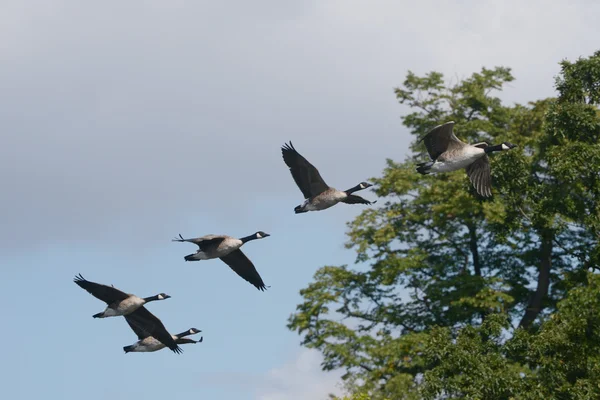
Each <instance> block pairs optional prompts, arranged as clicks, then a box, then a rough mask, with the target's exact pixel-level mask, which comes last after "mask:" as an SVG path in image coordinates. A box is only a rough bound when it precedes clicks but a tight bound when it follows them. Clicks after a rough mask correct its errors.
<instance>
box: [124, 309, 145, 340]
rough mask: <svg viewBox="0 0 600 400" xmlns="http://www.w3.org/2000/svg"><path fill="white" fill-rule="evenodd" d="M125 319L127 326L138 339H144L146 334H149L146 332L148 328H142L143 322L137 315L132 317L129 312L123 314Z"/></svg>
mask: <svg viewBox="0 0 600 400" xmlns="http://www.w3.org/2000/svg"><path fill="white" fill-rule="evenodd" d="M125 321H127V324H128V325H129V327H130V328H131V329H132V330H133V332H135V334H136V335H137V337H138V340H144V339H145V338H147V337H148V336H151V335H150V334H149V333H148V330H147V329H145V328H144V323H143V322H142V321H141V320H140V319H139V317H136V316H135V315H134V316H133V317H132V316H131V314H130V315H125Z"/></svg>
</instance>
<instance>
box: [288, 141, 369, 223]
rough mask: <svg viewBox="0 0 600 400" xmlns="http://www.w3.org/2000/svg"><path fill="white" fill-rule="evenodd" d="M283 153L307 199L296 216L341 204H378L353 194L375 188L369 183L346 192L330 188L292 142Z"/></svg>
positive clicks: (295, 210) (299, 207) (296, 210)
mask: <svg viewBox="0 0 600 400" xmlns="http://www.w3.org/2000/svg"><path fill="white" fill-rule="evenodd" d="M281 153H282V155H283V161H284V162H285V164H286V165H287V166H288V167H289V168H290V172H291V173H292V177H293V178H294V181H295V182H296V185H298V188H300V191H301V192H302V194H303V195H304V199H305V200H304V203H303V204H302V205H299V206H296V207H295V208H294V212H295V213H296V214H300V213H305V212H308V211H320V210H325V209H327V208H329V207H332V206H334V205H336V204H337V203H339V202H343V203H346V204H375V203H376V202H377V200H375V201H372V202H371V201H369V200H365V199H363V198H362V197H360V196H356V195H354V194H352V193H354V192H358V191H359V190H363V189H366V188H368V187H371V186H373V185H371V184H370V183H367V182H361V183H359V184H358V185H356V186H354V187H352V188H350V189H348V190H344V191H340V190H337V189H335V188H332V187H330V186H328V185H327V184H326V183H325V181H324V180H323V178H321V175H320V174H319V170H318V169H317V168H315V166H314V165H312V164H311V163H309V162H308V161H307V160H306V158H304V157H302V156H301V155H300V153H298V152H297V151H296V149H295V148H294V146H293V145H292V142H290V143H289V144H287V143H285V144H284V145H283V146H282V147H281Z"/></svg>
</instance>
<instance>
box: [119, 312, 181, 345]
mask: <svg viewBox="0 0 600 400" xmlns="http://www.w3.org/2000/svg"><path fill="white" fill-rule="evenodd" d="M125 320H126V321H127V323H128V324H129V326H130V327H131V329H133V331H134V332H135V333H136V334H137V335H138V338H139V339H140V340H142V341H143V340H144V338H149V337H152V339H155V340H156V341H158V342H160V343H161V344H162V345H163V347H165V346H166V347H168V348H169V349H171V350H173V352H175V353H178V354H179V353H182V352H183V350H181V348H180V347H179V346H178V345H177V339H178V338H177V337H174V336H173V335H171V334H170V333H169V332H168V331H167V329H166V328H165V326H164V325H163V323H162V322H161V320H160V319H158V318H157V317H156V316H155V315H154V314H152V313H151V312H150V311H148V309H147V308H146V307H144V306H142V307H140V308H138V309H137V310H135V311H134V312H132V313H130V314H127V315H125ZM149 342H151V341H150V340H149ZM136 345H138V343H136V344H134V345H133V346H136ZM161 348H162V347H160V348H157V349H156V350H160V349H161ZM138 351H142V350H138ZM147 351H148V350H147ZM125 352H127V351H125Z"/></svg>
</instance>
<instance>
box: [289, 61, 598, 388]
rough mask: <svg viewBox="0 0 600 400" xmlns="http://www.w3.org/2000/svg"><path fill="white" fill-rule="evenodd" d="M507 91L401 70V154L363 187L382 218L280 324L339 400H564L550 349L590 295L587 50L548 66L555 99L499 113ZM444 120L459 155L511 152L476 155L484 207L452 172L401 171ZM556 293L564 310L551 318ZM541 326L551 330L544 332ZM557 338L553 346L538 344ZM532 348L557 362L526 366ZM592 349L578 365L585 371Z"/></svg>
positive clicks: (352, 232)
mask: <svg viewBox="0 0 600 400" xmlns="http://www.w3.org/2000/svg"><path fill="white" fill-rule="evenodd" d="M512 80H513V76H512V74H511V71H510V69H509V68H503V67H497V68H493V69H486V68H483V69H482V70H481V71H480V72H477V73H474V74H472V75H471V76H470V77H468V78H467V79H464V80H462V81H459V82H456V83H455V84H453V85H449V84H446V83H445V81H444V77H443V75H442V74H440V73H437V72H431V73H429V74H426V75H425V76H422V77H419V76H417V75H415V74H413V73H411V72H409V73H408V75H407V78H406V80H405V81H404V83H403V85H402V87H400V88H397V89H396V90H395V93H396V96H397V98H398V100H399V102H400V103H401V104H404V105H406V106H408V107H409V108H410V110H411V112H410V113H408V114H407V115H404V116H403V117H402V120H403V123H404V125H405V126H407V127H408V128H409V129H410V131H411V133H412V134H413V135H414V136H415V141H414V142H413V143H412V145H411V149H412V151H413V154H412V155H411V156H410V157H408V158H407V159H406V160H404V161H403V162H396V161H393V160H387V166H386V168H385V169H384V171H383V174H382V176H381V177H378V178H374V179H373V182H374V183H375V188H376V189H375V191H376V193H377V195H378V196H379V197H381V198H383V199H385V202H384V204H383V205H382V206H381V207H379V208H370V209H367V210H365V211H364V212H363V213H362V214H361V215H360V216H358V217H357V218H356V219H355V220H354V221H352V222H351V223H349V232H348V236H349V241H348V243H347V247H348V248H352V249H355V251H356V252H357V264H358V267H357V268H350V267H348V266H345V265H344V266H325V267H323V268H321V269H319V270H318V271H317V272H316V274H315V277H314V282H313V283H311V284H310V285H309V286H308V287H307V288H305V289H303V290H302V291H301V295H302V296H303V302H302V304H300V305H298V307H297V310H296V312H295V313H294V314H293V315H292V316H291V317H290V320H289V325H288V326H289V328H290V329H292V330H296V331H298V332H299V333H300V334H302V335H303V342H302V343H303V344H304V345H305V346H307V347H310V348H316V349H319V350H320V351H321V352H322V353H323V355H324V362H323V368H324V369H325V370H331V369H343V370H345V371H346V372H347V373H346V374H345V375H344V379H345V381H346V383H347V386H348V388H349V389H350V391H353V392H356V393H367V394H369V396H370V397H371V398H373V399H384V398H386V397H389V398H394V399H420V398H463V397H455V396H458V394H460V395H461V396H466V397H465V398H485V399H488V398H490V399H491V398H498V399H501V398H508V397H510V396H515V395H516V393H517V392H518V391H520V392H518V393H520V394H519V397H518V398H535V397H522V396H524V394H523V393H538V392H536V391H535V390H537V389H535V385H536V384H541V385H548V382H546V381H545V380H544V379H549V377H550V376H551V375H552V374H555V373H556V374H559V375H560V379H562V381H563V384H562V386H561V387H560V388H559V387H557V386H553V385H550V387H552V388H553V389H552V390H556V391H561V393H564V396H566V397H563V398H575V397H572V393H571V392H569V391H572V390H575V389H573V387H574V386H576V385H577V382H579V378H577V376H579V375H577V374H578V373H581V371H582V370H581V368H583V366H581V368H580V369H578V370H577V371H579V372H573V373H571V372H568V371H563V372H560V371H561V368H563V369H570V368H571V367H573V368H575V366H572V365H569V366H567V367H561V360H562V362H563V363H566V362H567V361H566V360H573V357H572V356H573V354H571V353H569V354H566V353H561V351H562V350H564V349H563V347H561V346H567V343H571V346H576V345H577V344H576V343H573V342H569V340H573V339H575V338H577V336H576V335H572V334H570V333H567V332H566V331H568V329H571V328H573V329H575V325H576V322H577V321H579V322H581V321H580V320H577V319H576V318H575V317H570V316H569V317H568V316H567V315H570V314H569V313H567V311H565V307H567V308H568V306H567V304H572V303H573V302H575V303H576V302H577V301H579V302H583V303H585V301H584V299H583V298H584V297H585V296H584V295H583V294H581V293H588V294H589V296H590V299H589V302H591V301H592V297H593V293H596V294H598V293H600V292H598V290H597V289H598V284H597V281H596V280H595V279H596V278H595V277H593V276H592V277H591V278H590V275H588V272H587V271H588V270H589V269H594V268H596V266H597V265H598V264H599V260H600V247H599V244H598V242H599V240H598V239H599V237H600V230H599V229H600V208H599V204H598V201H599V200H600V185H599V183H600V182H599V180H600V145H599V144H598V142H599V139H600V113H599V111H598V103H599V102H600V52H597V53H595V54H594V55H593V56H591V57H589V58H587V59H579V60H577V61H576V62H569V61H562V62H561V73H560V75H559V76H558V77H557V79H556V89H557V92H558V96H557V97H556V98H550V99H543V100H537V101H533V102H530V103H528V104H526V105H521V104H514V105H506V104H504V103H503V102H502V100H501V99H500V97H499V95H500V93H501V91H502V89H503V87H504V86H505V85H506V84H507V83H508V82H511V81H512ZM449 120H453V121H455V122H456V125H455V132H456V134H457V136H458V137H460V138H461V139H462V140H463V141H466V142H480V141H486V142H490V143H500V142H502V141H510V142H512V143H515V144H517V145H519V147H518V148H516V149H513V150H511V151H510V152H506V153H502V154H498V155H494V156H492V157H491V164H492V182H493V185H492V187H493V193H494V196H493V198H492V199H483V198H480V197H479V196H478V195H477V194H476V193H475V191H474V189H473V188H472V187H471V185H470V183H469V181H468V178H467V177H466V174H465V173H464V172H454V173H448V174H438V175H436V174H432V175H427V176H422V175H419V174H417V173H416V172H415V168H414V163H415V160H417V159H418V160H423V159H424V158H426V153H425V152H424V147H423V145H422V143H418V140H417V138H420V137H422V136H423V135H424V134H425V133H427V131H428V130H430V129H431V128H433V127H434V126H436V125H439V124H440V123H444V122H446V121H449ZM380 203H382V201H380ZM592 282H593V284H592ZM586 290H587V292H586ZM594 290H595V291H596V292H593V291H594ZM571 291H572V292H573V293H572V296H573V297H574V298H575V300H573V299H571V297H567V300H564V301H563V303H561V304H565V305H564V306H563V314H561V311H558V312H557V311H556V307H557V303H558V302H559V301H560V300H561V299H564V298H565V297H566V296H567V295H568V294H569V293H570V292H571ZM582 291H583V292H582ZM569 296H571V295H569ZM577 296H579V297H577ZM596 297H597V296H596ZM569 301H571V303H569ZM586 304H587V303H586ZM590 304H592V303H590ZM561 315H562V316H563V317H560V316H561ZM589 317H590V318H591V316H589ZM557 318H559V319H560V318H564V319H562V321H566V322H563V325H561V326H560V327H561V328H560V329H558V325H556V326H555V325H552V324H556V323H557V322H556V321H557ZM564 324H571V325H568V326H567V325H564ZM594 324H595V322H593V323H592V325H594ZM594 326H595V325H594ZM552 327H553V328H552ZM561 329H563V330H564V335H563V336H561V337H560V338H559V337H558V336H557V337H556V338H555V339H556V340H554V341H553V340H551V338H550V337H547V338H544V334H546V335H554V334H556V335H559V334H560V331H561ZM594 329H595V328H594ZM594 332H595V331H594ZM594 334H595V333H594ZM508 337H510V340H508V341H507V338H508ZM544 340H545V342H544ZM544 343H545V345H546V346H550V348H547V349H546V350H545V351H547V352H550V353H552V352H555V353H556V354H563V355H564V358H563V359H559V358H556V357H555V358H552V357H550V358H540V357H541V355H540V356H539V357H538V356H535V352H536V351H538V350H535V349H541V347H540V346H542V345H543V344H544ZM590 343H592V342H590ZM592 344H593V346H592ZM592 344H590V348H589V349H588V350H589V352H586V353H583V354H582V356H583V357H584V358H583V359H582V360H580V361H578V364H581V363H583V364H585V363H589V362H590V360H591V358H590V357H592V358H593V357H595V355H594V354H595V353H594V351H595V350H593V349H595V347H594V346H597V345H598V342H597V341H594V342H593V343H592ZM552 346H557V348H554V347H552ZM540 351H541V350H540ZM578 354H579V353H578ZM580 355H581V354H580ZM536 357H537V358H536ZM577 368H579V367H577ZM544 371H546V372H544ZM588 372H589V371H588ZM589 373H590V374H591V375H590V376H592V375H593V374H594V373H595V372H594V373H592V372H589ZM545 374H546V375H545ZM561 374H562V375H561ZM570 374H571V375H570ZM573 374H575V375H573ZM583 375H585V374H583ZM583 375H581V376H583ZM573 376H575V377H576V378H575V381H573V379H574V378H573ZM594 376H595V375H594ZM557 379H558V378H557ZM536 382H537V383H536ZM557 382H558V381H557ZM573 382H575V383H573ZM590 382H591V381H590ZM582 385H584V384H582ZM586 387H587V389H586V390H591V391H590V392H589V393H592V392H593V393H595V392H594V390H598V388H597V386H596V388H595V389H594V388H591V387H589V385H588V386H586ZM511 388H512V389H511ZM539 390H542V389H539ZM577 390H579V389H577ZM581 390H584V389H581ZM539 393H541V392H539ZM548 393H549V392H548ZM569 393H571V394H569ZM573 393H574V392H573ZM581 393H583V392H581ZM538 398H539V397H538Z"/></svg>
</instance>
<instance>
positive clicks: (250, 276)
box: [220, 249, 267, 291]
mask: <svg viewBox="0 0 600 400" xmlns="http://www.w3.org/2000/svg"><path fill="white" fill-rule="evenodd" d="M220 258H221V260H223V262H224V263H225V264H227V265H229V267H230V268H231V269H232V270H234V271H235V273H236V274H238V275H239V276H241V277H242V278H244V279H245V280H246V281H248V282H250V283H251V284H252V285H254V286H255V287H256V288H257V289H258V290H262V291H264V290H265V289H266V288H267V287H266V286H265V283H264V282H263V280H262V278H261V277H260V275H259V274H258V271H257V270H256V268H255V267H254V264H252V261H250V259H249V258H248V257H246V255H245V254H244V253H242V251H241V250H239V249H238V250H235V251H232V252H231V253H229V254H227V255H226V256H223V257H220Z"/></svg>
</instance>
